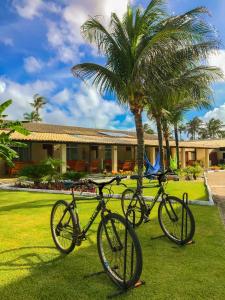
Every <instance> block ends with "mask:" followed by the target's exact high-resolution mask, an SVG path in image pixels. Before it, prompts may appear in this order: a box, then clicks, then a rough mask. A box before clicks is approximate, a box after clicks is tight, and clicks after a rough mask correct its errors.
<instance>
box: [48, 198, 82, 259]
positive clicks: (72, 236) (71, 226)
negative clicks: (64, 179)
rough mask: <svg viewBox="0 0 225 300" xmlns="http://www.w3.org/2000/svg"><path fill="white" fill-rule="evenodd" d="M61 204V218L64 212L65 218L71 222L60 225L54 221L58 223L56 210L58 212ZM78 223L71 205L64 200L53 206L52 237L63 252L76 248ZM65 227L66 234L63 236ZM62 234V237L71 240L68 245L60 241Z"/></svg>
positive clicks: (51, 219) (67, 252) (66, 252)
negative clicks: (65, 245)
mask: <svg viewBox="0 0 225 300" xmlns="http://www.w3.org/2000/svg"><path fill="white" fill-rule="evenodd" d="M60 206H61V207H62V211H61V213H60V214H59V218H60V219H61V217H62V216H63V213H65V216H66V219H65V220H67V222H69V223H68V224H67V225H66V223H65V224H64V225H62V224H61V225H60V226H59V223H58V224H57V225H56V226H55V225H54V222H56V223H57V220H56V212H57V208H59V207H60ZM60 215H61V216H60ZM65 216H64V217H65ZM68 218H69V219H68ZM76 223H77V222H76V217H75V214H74V212H73V210H72V209H71V207H70V206H69V204H68V203H67V202H66V201H64V200H58V201H57V202H56V203H55V204H54V205H53V207H52V211H51V218H50V227H51V233H52V238H53V241H54V243H55V245H56V248H57V249H58V250H59V251H60V252H61V253H63V254H69V253H70V252H72V251H73V249H74V248H75V245H76ZM64 228H65V231H64V234H65V236H63V234H61V232H63V229H64ZM60 234H61V237H62V238H64V240H68V241H69V240H70V241H71V242H70V243H69V245H68V246H67V247H63V245H62V244H63V243H60V241H59V237H60Z"/></svg>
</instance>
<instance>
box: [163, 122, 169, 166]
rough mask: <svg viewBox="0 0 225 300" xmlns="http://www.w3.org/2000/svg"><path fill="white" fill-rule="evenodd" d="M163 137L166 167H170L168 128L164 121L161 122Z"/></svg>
mask: <svg viewBox="0 0 225 300" xmlns="http://www.w3.org/2000/svg"><path fill="white" fill-rule="evenodd" d="M163 135H164V139H165V142H166V167H167V168H169V166H170V142H169V128H168V124H167V122H166V120H164V121H163Z"/></svg>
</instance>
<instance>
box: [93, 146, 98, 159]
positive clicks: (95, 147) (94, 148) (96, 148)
mask: <svg viewBox="0 0 225 300" xmlns="http://www.w3.org/2000/svg"><path fill="white" fill-rule="evenodd" d="M91 157H92V159H98V146H97V145H92V146H91Z"/></svg>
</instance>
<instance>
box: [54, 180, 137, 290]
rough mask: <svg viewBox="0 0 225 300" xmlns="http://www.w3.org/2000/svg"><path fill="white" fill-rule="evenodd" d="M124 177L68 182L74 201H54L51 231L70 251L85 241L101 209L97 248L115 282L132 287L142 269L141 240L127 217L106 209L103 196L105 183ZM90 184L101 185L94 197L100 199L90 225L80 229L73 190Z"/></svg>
mask: <svg viewBox="0 0 225 300" xmlns="http://www.w3.org/2000/svg"><path fill="white" fill-rule="evenodd" d="M123 178H124V177H119V176H117V177H115V178H113V179H111V180H110V181H108V182H95V181H93V180H88V181H83V182H78V183H74V182H65V184H64V185H65V187H66V188H68V189H72V201H71V202H70V203H68V202H66V201H64V200H59V201H57V202H56V203H55V204H54V206H53V208H52V212H51V232H52V237H53V240H54V242H55V245H56V247H57V248H58V250H59V251H61V252H62V253H64V254H68V253H70V252H71V251H72V250H73V249H74V248H75V246H79V245H81V243H82V242H83V241H84V240H85V238H86V234H87V232H88V230H89V228H90V227H91V225H92V224H93V222H94V220H95V219H96V217H97V216H98V214H99V213H100V212H101V221H100V223H99V226H98V230H97V248H98V254H99V257H100V260H101V263H102V265H103V268H104V270H105V271H106V273H107V274H108V275H109V277H110V278H111V279H112V280H113V281H114V282H115V283H116V284H118V285H119V286H120V287H122V288H129V287H131V286H134V285H135V284H137V283H138V281H139V278H140V276H141V272H142V250H141V246H140V242H139V240H138V237H137V235H136V233H135V231H134V229H133V227H132V225H131V224H130V222H129V221H128V219H125V218H124V217H122V216H121V215H119V214H116V213H112V212H111V211H110V210H108V209H107V208H106V203H107V201H106V200H105V199H104V196H103V189H104V187H105V186H107V185H110V184H112V183H113V182H114V181H116V183H117V184H118V185H119V184H120V181H121V180H122V179H123ZM90 184H91V185H94V186H96V187H98V195H97V197H95V198H93V199H98V200H99V202H98V205H97V207H96V209H95V211H94V212H93V214H92V216H91V217H90V220H89V222H88V223H87V225H86V226H85V227H84V228H81V225H80V222H79V215H78V211H77V203H76V200H77V199H76V197H75V194H74V189H77V188H82V186H87V185H90ZM131 213H132V212H131ZM128 214H129V212H128Z"/></svg>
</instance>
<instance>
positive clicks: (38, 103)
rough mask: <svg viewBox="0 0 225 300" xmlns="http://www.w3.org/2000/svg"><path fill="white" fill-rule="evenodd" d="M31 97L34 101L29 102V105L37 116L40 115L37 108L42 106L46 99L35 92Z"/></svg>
mask: <svg viewBox="0 0 225 300" xmlns="http://www.w3.org/2000/svg"><path fill="white" fill-rule="evenodd" d="M33 99H34V102H32V103H30V105H31V106H33V108H34V110H35V112H36V114H37V115H38V116H40V114H39V110H40V109H41V108H43V106H44V105H45V104H46V103H47V100H46V98H45V97H43V96H40V95H39V94H35V95H34V97H33Z"/></svg>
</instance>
